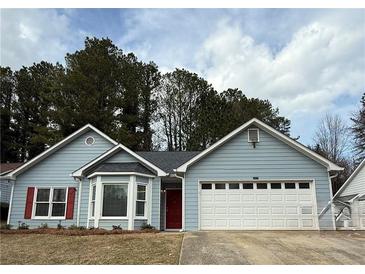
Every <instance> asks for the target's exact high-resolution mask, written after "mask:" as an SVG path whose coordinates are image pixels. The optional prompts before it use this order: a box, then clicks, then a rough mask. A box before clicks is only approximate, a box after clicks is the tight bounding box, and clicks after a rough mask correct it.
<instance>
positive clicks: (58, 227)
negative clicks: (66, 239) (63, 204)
mask: <svg viewBox="0 0 365 274" xmlns="http://www.w3.org/2000/svg"><path fill="white" fill-rule="evenodd" d="M64 228H65V227H64V226H63V225H61V221H60V222H59V223H58V224H57V229H64Z"/></svg>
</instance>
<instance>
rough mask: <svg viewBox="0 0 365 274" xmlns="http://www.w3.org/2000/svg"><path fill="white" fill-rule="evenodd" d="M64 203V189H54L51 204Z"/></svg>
mask: <svg viewBox="0 0 365 274" xmlns="http://www.w3.org/2000/svg"><path fill="white" fill-rule="evenodd" d="M65 201H66V189H65V188H55V189H54V190H53V202H65Z"/></svg>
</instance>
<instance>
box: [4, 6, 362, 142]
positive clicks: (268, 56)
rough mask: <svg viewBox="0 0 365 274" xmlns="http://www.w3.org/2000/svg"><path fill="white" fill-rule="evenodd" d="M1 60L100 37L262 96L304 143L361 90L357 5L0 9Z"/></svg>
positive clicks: (56, 58) (346, 112)
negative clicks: (352, 7) (289, 122)
mask: <svg viewBox="0 0 365 274" xmlns="http://www.w3.org/2000/svg"><path fill="white" fill-rule="evenodd" d="M0 28H1V56H0V57H1V65H2V66H10V67H11V68H13V69H18V68H20V67H21V66H22V65H31V64H32V63H33V62H38V61H41V60H47V61H50V62H61V63H64V56H65V54H66V53H67V52H73V51H75V50H77V49H80V48H82V46H83V40H84V38H85V36H96V37H109V38H111V39H112V40H113V41H114V43H115V44H117V45H118V46H119V47H120V48H122V49H123V50H124V51H126V52H129V51H133V52H134V53H136V54H137V56H138V57H139V58H140V59H142V60H143V61H150V60H152V61H154V62H156V63H157V64H158V66H159V67H160V69H161V71H163V72H166V71H171V70H173V69H174V68H175V67H179V68H181V67H184V68H186V69H189V70H191V71H194V72H197V73H198V74H200V75H201V76H203V77H205V78H206V79H207V80H208V81H209V82H210V83H212V84H213V86H214V87H215V88H216V89H217V90H218V91H219V92H221V91H223V90H224V89H227V88H240V89H242V90H243V91H244V92H245V93H246V94H247V95H248V96H250V97H259V98H262V99H269V100H270V101H271V102H272V103H273V104H274V105H275V106H277V107H279V109H280V113H281V114H282V115H285V116H286V117H288V118H289V119H291V120H292V136H300V141H301V142H302V143H304V144H311V143H312V136H313V134H314V131H315V128H316V127H317V125H318V122H319V120H320V118H321V117H322V116H323V115H324V114H325V113H326V112H329V113H339V114H340V115H342V116H343V117H344V118H345V119H347V120H348V119H349V117H350V116H351V114H352V113H353V112H354V111H355V110H356V109H357V107H358V105H359V101H360V97H361V94H362V93H363V92H364V91H365V10H344V9H342V10H328V9H327V10H326V9H317V10H315V9H300V10H299V9H298V10H293V9H291V10H289V9H216V10H214V9H209V10H203V9H200V10H199V9H194V10H188V9H185V10H177V9H163V10H161V9H77V10H76V9H72V10H70V9H62V10H49V9H39V10H31V9H28V10H4V9H3V10H1V26H0Z"/></svg>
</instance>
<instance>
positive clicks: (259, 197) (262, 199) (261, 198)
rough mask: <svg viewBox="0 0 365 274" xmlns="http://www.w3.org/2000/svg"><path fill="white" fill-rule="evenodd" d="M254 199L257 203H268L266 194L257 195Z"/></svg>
mask: <svg viewBox="0 0 365 274" xmlns="http://www.w3.org/2000/svg"><path fill="white" fill-rule="evenodd" d="M253 195H255V194H253ZM256 199H257V201H258V202H268V201H269V195H268V194H257V195H256Z"/></svg>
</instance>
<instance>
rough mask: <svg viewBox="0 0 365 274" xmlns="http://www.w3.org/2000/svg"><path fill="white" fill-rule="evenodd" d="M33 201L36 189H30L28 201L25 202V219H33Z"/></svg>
mask: <svg viewBox="0 0 365 274" xmlns="http://www.w3.org/2000/svg"><path fill="white" fill-rule="evenodd" d="M33 199H34V187H28V190H27V200H26V202H25V211H24V219H31V218H32V209H33Z"/></svg>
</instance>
